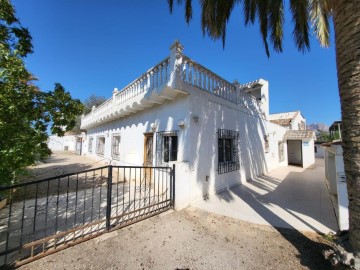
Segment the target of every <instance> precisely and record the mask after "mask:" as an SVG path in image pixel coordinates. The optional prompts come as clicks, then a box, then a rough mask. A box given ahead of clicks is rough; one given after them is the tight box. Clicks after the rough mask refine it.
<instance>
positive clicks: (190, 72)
mask: <svg viewBox="0 0 360 270" xmlns="http://www.w3.org/2000/svg"><path fill="white" fill-rule="evenodd" d="M192 73H193V63H191V62H190V63H189V83H190V84H192Z"/></svg>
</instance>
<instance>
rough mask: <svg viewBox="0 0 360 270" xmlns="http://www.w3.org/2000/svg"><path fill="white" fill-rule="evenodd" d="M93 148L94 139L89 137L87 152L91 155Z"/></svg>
mask: <svg viewBox="0 0 360 270" xmlns="http://www.w3.org/2000/svg"><path fill="white" fill-rule="evenodd" d="M93 147H94V137H89V144H88V152H89V153H92V152H93Z"/></svg>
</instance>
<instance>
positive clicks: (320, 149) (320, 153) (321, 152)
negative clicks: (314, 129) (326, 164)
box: [314, 144, 325, 158]
mask: <svg viewBox="0 0 360 270" xmlns="http://www.w3.org/2000/svg"><path fill="white" fill-rule="evenodd" d="M314 147H316V150H317V151H316V153H315V157H316V158H324V156H325V150H324V147H323V146H321V145H320V144H314ZM314 152H315V149H314Z"/></svg>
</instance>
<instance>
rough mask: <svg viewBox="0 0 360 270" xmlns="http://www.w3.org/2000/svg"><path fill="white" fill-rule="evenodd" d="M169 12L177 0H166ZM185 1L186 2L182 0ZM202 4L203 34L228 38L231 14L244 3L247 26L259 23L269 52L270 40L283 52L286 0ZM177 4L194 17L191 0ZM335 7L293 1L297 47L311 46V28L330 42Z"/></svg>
mask: <svg viewBox="0 0 360 270" xmlns="http://www.w3.org/2000/svg"><path fill="white" fill-rule="evenodd" d="M167 1H168V4H169V9H170V12H172V10H173V6H174V0H167ZM183 2H185V3H183ZM199 2H200V6H201V28H202V31H203V34H204V35H205V34H207V35H208V36H209V37H211V38H212V39H215V40H217V39H222V42H223V46H225V41H226V27H227V23H228V21H229V19H230V15H231V13H232V11H233V10H234V8H235V7H236V6H237V5H242V9H243V15H244V20H245V25H253V24H255V22H256V21H258V22H259V27H260V33H261V36H262V40H263V43H264V47H265V51H266V54H267V56H269V55H270V50H269V43H270V44H272V46H273V49H274V50H275V51H276V52H282V50H283V47H282V41H283V25H284V21H285V16H284V10H285V6H284V5H285V4H284V2H285V1H283V0H199ZM176 4H177V5H182V4H184V6H185V20H186V22H187V23H189V22H190V21H191V19H192V14H193V12H192V0H184V1H182V0H176ZM333 7H334V1H332V0H301V1H299V0H290V1H289V9H290V11H291V14H292V18H293V24H294V30H293V38H294V42H295V44H296V46H297V48H298V49H299V50H300V51H302V52H304V51H306V50H309V49H310V38H309V35H310V33H311V28H312V29H313V31H314V32H315V34H316V36H317V38H318V40H319V42H320V44H321V45H322V46H325V47H328V46H329V45H330V41H329V40H330V37H329V36H330V35H329V28H330V26H329V17H330V15H331V13H332V9H333Z"/></svg>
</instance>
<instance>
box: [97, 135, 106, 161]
mask: <svg viewBox="0 0 360 270" xmlns="http://www.w3.org/2000/svg"><path fill="white" fill-rule="evenodd" d="M104 150H105V137H104V136H100V137H97V143H96V154H98V155H101V156H103V155H104Z"/></svg>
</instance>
